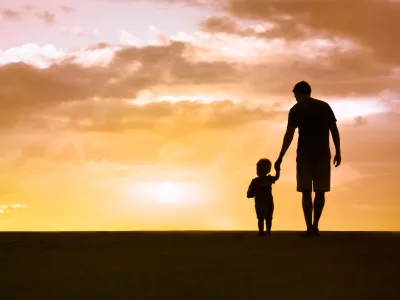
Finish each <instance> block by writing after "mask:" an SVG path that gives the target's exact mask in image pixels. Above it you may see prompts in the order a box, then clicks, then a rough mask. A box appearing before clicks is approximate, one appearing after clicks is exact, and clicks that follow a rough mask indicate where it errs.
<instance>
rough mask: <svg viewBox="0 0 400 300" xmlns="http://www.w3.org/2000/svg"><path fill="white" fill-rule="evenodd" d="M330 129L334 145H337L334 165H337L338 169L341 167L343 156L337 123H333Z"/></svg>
mask: <svg viewBox="0 0 400 300" xmlns="http://www.w3.org/2000/svg"><path fill="white" fill-rule="evenodd" d="M329 129H330V131H331V134H332V139H333V143H334V144H335V150H336V155H335V158H334V164H335V167H338V166H339V165H340V163H341V162H342V154H341V151H340V135H339V129H338V128H337V125H336V122H332V123H331V126H330V128H329Z"/></svg>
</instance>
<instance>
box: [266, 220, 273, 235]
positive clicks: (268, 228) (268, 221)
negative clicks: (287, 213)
mask: <svg viewBox="0 0 400 300" xmlns="http://www.w3.org/2000/svg"><path fill="white" fill-rule="evenodd" d="M266 225H267V232H271V228H272V218H268V219H267V220H266Z"/></svg>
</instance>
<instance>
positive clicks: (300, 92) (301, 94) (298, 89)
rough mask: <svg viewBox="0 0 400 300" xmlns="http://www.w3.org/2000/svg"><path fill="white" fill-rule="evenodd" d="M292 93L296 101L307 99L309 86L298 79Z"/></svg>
mask: <svg viewBox="0 0 400 300" xmlns="http://www.w3.org/2000/svg"><path fill="white" fill-rule="evenodd" d="M293 93H294V97H295V98H296V101H297V102H300V101H304V100H307V99H309V98H310V96H311V86H310V85H309V84H308V83H307V82H305V81H300V82H298V83H296V85H295V86H294V88H293Z"/></svg>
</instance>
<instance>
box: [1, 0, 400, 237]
mask: <svg viewBox="0 0 400 300" xmlns="http://www.w3.org/2000/svg"><path fill="white" fill-rule="evenodd" d="M399 16H400V1H396V0H391V1H389V0H387V1H386V0H341V1H328V0H327V1H323V0H314V1H311V0H310V1H306V0H304V1H303V0H279V1H278V0H274V1H266V0H219V1H218V0H213V1H208V0H152V1H139V0H131V1H129V0H81V1H78V0H69V1H67V0H35V1H33V0H31V1H23V0H12V1H11V0H8V1H7V0H2V1H1V4H0V101H1V104H2V105H1V110H0V114H1V116H0V136H1V146H0V151H1V155H0V166H1V172H0V230H147V229H157V230H170V229H232V230H236V229H254V230H256V219H255V212H254V204H253V200H252V199H247V198H246V191H247V187H248V185H249V183H250V181H251V179H252V178H254V177H255V176H256V175H255V163H256V162H257V160H258V159H259V158H261V157H267V158H269V159H271V160H272V161H274V160H275V159H276V158H277V155H278V153H279V150H280V147H281V144H282V138H283V134H284V132H285V127H286V122H287V114H288V109H289V108H290V107H291V106H292V105H293V104H294V103H295V100H294V98H293V94H292V92H291V91H292V88H293V85H294V84H295V83H296V82H298V81H301V80H306V81H308V82H309V83H310V84H311V86H312V88H313V96H314V97H315V98H318V99H321V100H324V101H327V102H328V103H329V104H330V105H331V106H332V108H333V110H334V112H335V114H336V117H337V119H338V127H339V130H340V133H341V138H342V156H343V162H342V165H341V166H340V167H339V168H337V169H334V168H333V170H332V191H331V192H330V193H329V194H327V202H326V206H325V211H324V213H323V216H322V219H321V222H320V223H321V224H320V227H321V230H400V200H399V199H400V198H399V196H400V184H399V179H400V176H399V175H400V171H399V167H400V156H399V153H400V141H399V136H400V118H399V117H400V85H399V82H400V81H399V80H400V51H399V48H400V40H399V39H398V36H397V33H398V28H400V18H399ZM296 146H297V133H296V135H295V139H294V141H293V143H292V146H291V148H290V150H289V152H288V154H287V155H286V156H285V159H284V161H283V164H282V178H281V180H280V181H278V182H277V183H276V184H275V185H274V187H273V193H274V197H275V215H274V229H285V230H287V229H291V230H292V229H296V230H300V229H303V228H304V227H305V226H304V220H303V213H302V210H301V194H299V193H297V192H296V182H295V150H296ZM331 149H332V152H333V154H334V147H333V144H332V142H331Z"/></svg>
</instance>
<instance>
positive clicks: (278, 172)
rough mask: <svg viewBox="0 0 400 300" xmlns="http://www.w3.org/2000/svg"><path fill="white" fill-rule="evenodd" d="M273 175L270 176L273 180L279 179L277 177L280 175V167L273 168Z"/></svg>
mask: <svg viewBox="0 0 400 300" xmlns="http://www.w3.org/2000/svg"><path fill="white" fill-rule="evenodd" d="M275 172H276V173H275V176H271V178H272V180H273V181H274V182H275V181H277V180H278V179H279V177H280V176H281V170H280V169H275Z"/></svg>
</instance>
